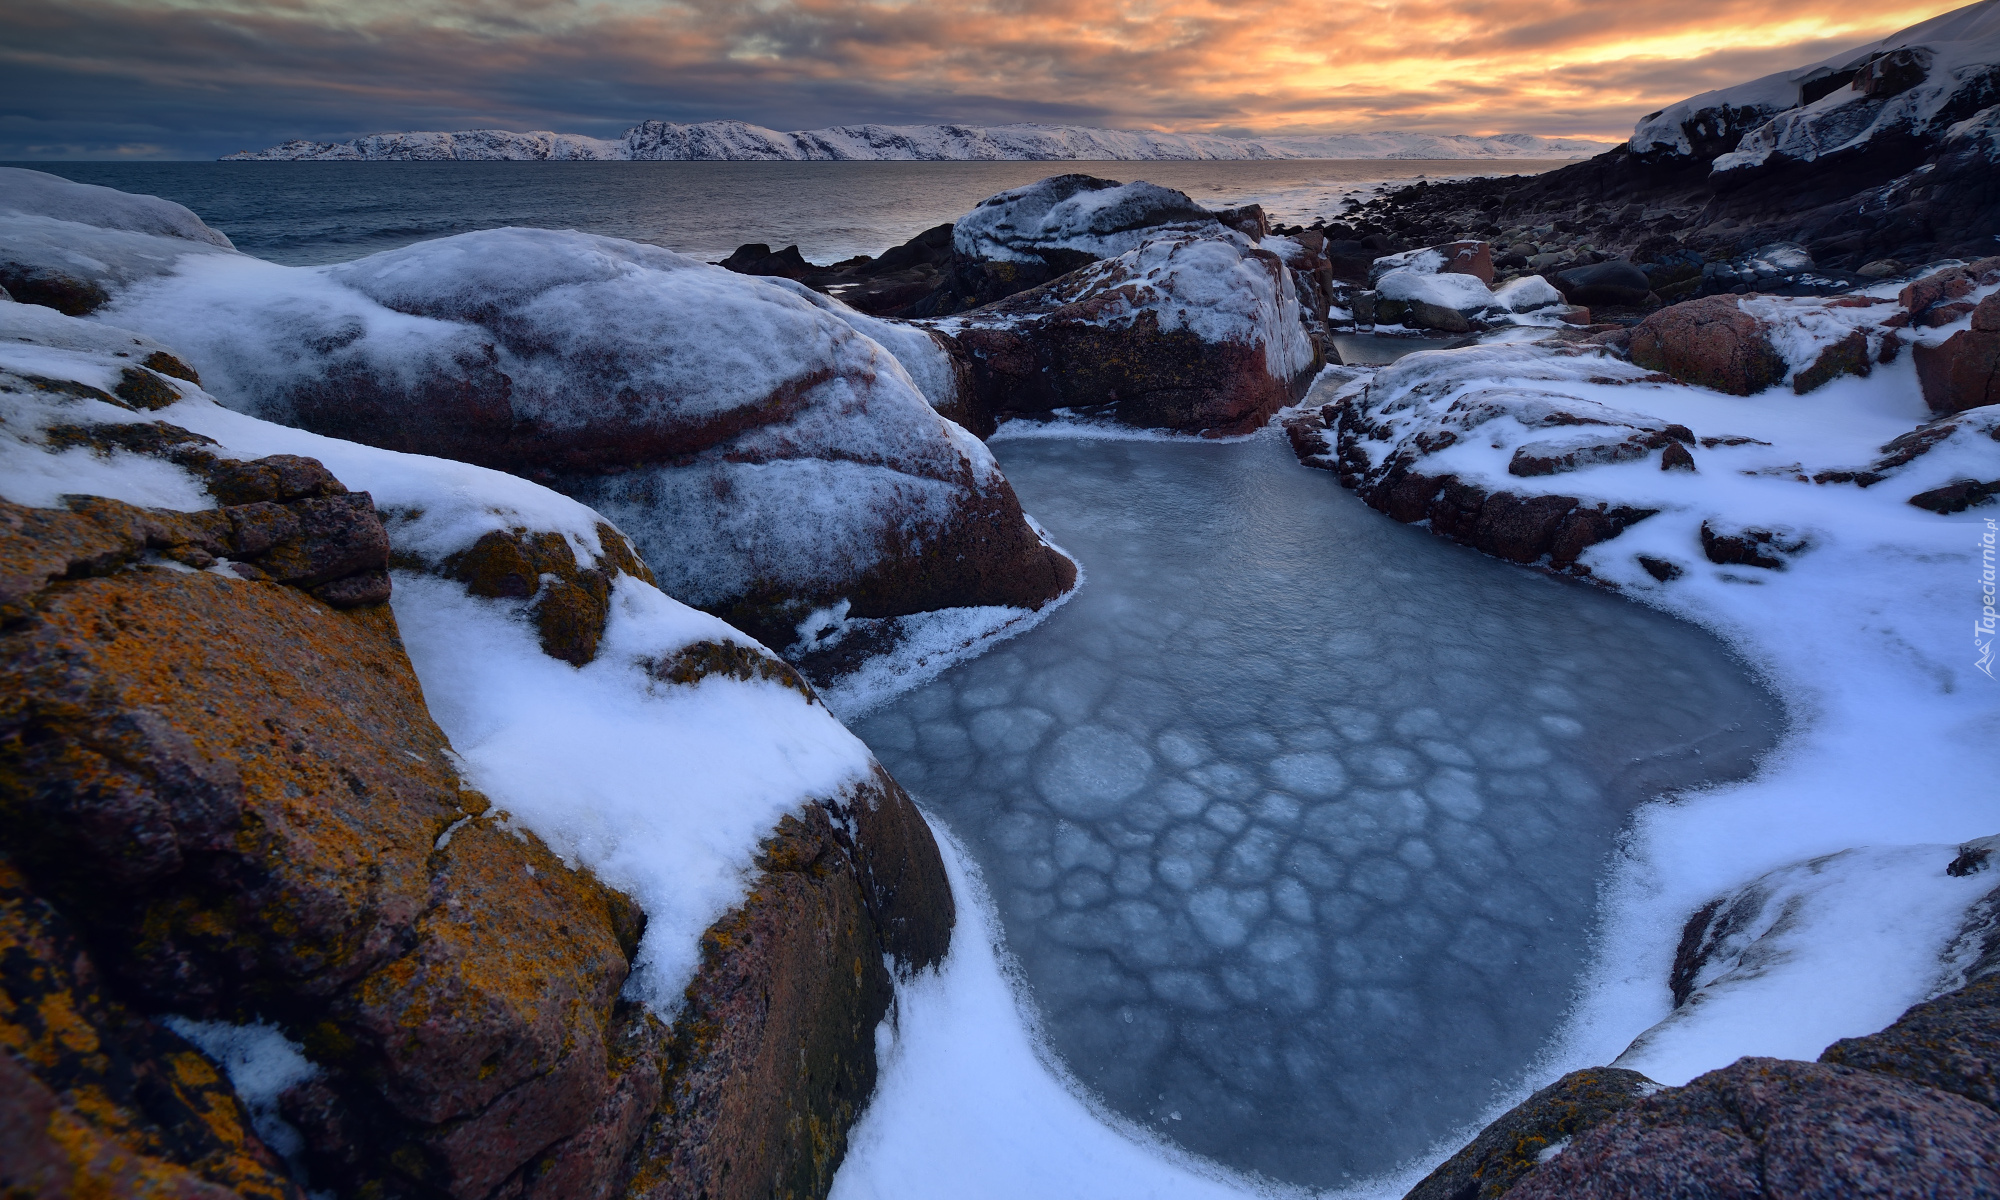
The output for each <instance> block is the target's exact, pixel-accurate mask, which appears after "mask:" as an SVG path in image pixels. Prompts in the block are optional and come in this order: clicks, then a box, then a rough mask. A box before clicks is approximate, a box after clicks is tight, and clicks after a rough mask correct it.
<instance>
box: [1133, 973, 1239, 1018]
mask: <svg viewBox="0 0 2000 1200" xmlns="http://www.w3.org/2000/svg"><path fill="white" fill-rule="evenodd" d="M1147 982H1148V983H1150V984H1152V985H1153V994H1154V995H1155V996H1158V997H1159V998H1160V999H1161V1000H1162V1001H1164V1002H1165V1003H1168V1004H1172V1005H1174V1006H1176V1007H1179V1008H1188V1009H1193V1010H1194V1011H1196V1012H1221V1011H1222V1010H1223V1009H1226V1008H1228V1007H1229V1001H1228V1000H1227V999H1225V998H1224V997H1223V995H1222V993H1221V992H1220V991H1219V990H1218V989H1217V988H1216V986H1215V983H1214V981H1213V980H1211V979H1209V977H1208V976H1207V975H1205V974H1203V973H1201V972H1199V971H1155V972H1153V973H1152V975H1151V976H1150V977H1149V978H1148V979H1147Z"/></svg>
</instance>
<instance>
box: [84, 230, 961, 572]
mask: <svg viewBox="0 0 2000 1200" xmlns="http://www.w3.org/2000/svg"><path fill="white" fill-rule="evenodd" d="M102 315H103V316H104V317H105V319H107V320H111V321H115V322H117V323H119V324H121V325H128V326H132V327H134V328H138V329H141V330H144V331H147V332H149V333H151V334H154V335H157V336H159V337H161V338H163V339H165V340H167V341H170V342H171V343H172V344H174V345H176V346H178V347H181V349H182V351H183V352H184V355H185V357H186V358H187V359H188V361H189V362H191V363H193V364H195V366H196V367H197V368H198V369H199V370H200V371H201V372H202V373H203V378H204V380H205V381H206V382H207V384H208V386H209V388H210V389H211V390H212V391H213V392H214V394H216V395H217V396H219V397H221V398H222V399H223V400H224V401H225V402H226V403H228V404H230V405H232V406H234V407H236V408H239V409H241V410H243V411H246V412H252V413H255V414H257V415H259V416H263V417H267V418H270V419H273V420H287V421H288V420H295V419H297V413H296V411H295V410H294V409H293V408H292V407H291V404H290V402H289V400H288V399H287V398H288V397H289V396H292V395H294V394H296V393H297V392H298V391H299V390H300V389H301V388H305V387H309V386H313V385H319V384H321V383H322V382H323V381H325V380H326V379H328V378H330V377H336V376H338V375H339V373H340V372H342V371H354V372H360V373H363V374H368V375H379V376H381V377H382V378H385V379H387V380H389V381H390V382H391V383H392V384H394V385H395V386H396V387H398V388H400V389H403V390H404V391H405V392H406V393H414V392H416V391H417V390H418V389H419V388H420V387H421V386H422V385H423V383H424V381H425V380H426V379H429V378H445V379H457V378H460V377H462V376H463V375H464V374H465V373H466V371H467V369H468V366H467V364H470V365H471V366H472V368H475V369H479V370H490V371H491V372H493V373H495V374H499V375H505V376H506V377H507V379H508V380H509V381H510V384H509V386H508V387H507V389H506V391H505V392H504V393H502V395H503V396H504V397H505V400H504V402H505V403H506V404H507V405H508V407H509V408H510V409H511V411H512V414H513V417H514V419H515V420H516V421H528V422H532V423H534V424H535V425H536V426H538V427H539V428H541V429H544V430H548V431H550V432H551V433H552V434H555V435H558V436H560V435H561V434H563V433H565V432H574V431H578V430H582V429H585V428H587V427H590V426H592V425H594V424H595V423H597V422H600V421H602V420H604V419H606V417H607V415H613V416H616V417H618V418H620V419H624V420H629V421H632V422H634V423H638V424H644V423H648V422H655V423H659V424H673V423H680V424H683V425H692V424H694V423H697V422H700V421H703V420H709V419H714V420H730V419H733V418H734V417H735V416H736V415H739V414H741V415H746V416H747V415H750V414H755V413H758V412H759V411H760V409H761V406H764V405H767V404H770V403H774V402H778V401H780V400H783V401H784V403H786V404H788V405H790V410H789V411H790V412H791V415H790V416H789V417H785V418H782V419H779V420H777V421H775V422H773V421H769V420H768V418H764V417H759V418H758V420H761V421H764V422H765V423H762V424H758V423H756V422H749V423H750V424H751V425H752V427H751V428H748V429H746V430H745V431H744V432H742V433H739V434H737V435H735V436H733V437H730V438H727V439H725V440H724V441H723V442H722V443H721V444H720V445H719V446H717V447H714V448H711V449H710V450H708V451H705V452H703V453H702V454H700V455H698V456H696V458H695V460H694V461H692V462H686V463H680V464H677V465H672V466H662V465H655V466H648V467H644V468H642V469H640V470H637V471H632V472H629V473H627V474H625V475H622V476H613V477H606V478H603V479H596V480H584V481H579V482H577V483H576V484H575V487H574V489H573V490H576V491H578V492H579V493H582V494H586V498H587V499H588V500H590V502H591V503H593V504H595V505H597V506H598V507H599V508H600V509H602V510H603V511H604V512H606V513H607V514H610V515H611V516H612V517H613V518H614V520H616V521H617V522H618V523H619V524H620V525H621V526H622V527H623V528H625V529H626V530H627V531H628V532H630V533H631V535H632V536H633V538H634V539H635V541H636V542H637V543H638V544H639V546H640V549H641V550H642V552H643V553H644V554H645V555H646V557H647V559H648V561H649V562H651V563H655V564H658V567H657V569H658V570H659V571H660V572H661V578H662V580H663V581H664V582H665V583H666V586H668V587H669V588H670V589H671V590H673V591H674V592H675V593H676V594H678V595H680V596H682V597H684V598H686V599H688V600H690V601H691V602H694V603H710V602H714V601H718V600H721V599H725V598H728V597H730V596H733V595H738V594H741V592H742V591H743V590H744V589H745V588H747V587H749V586H750V585H751V584H753V583H755V582H757V581H759V580H777V581H783V582H785V583H786V584H787V585H788V586H790V587H793V588H809V587H811V586H816V585H818V584H821V583H825V582H827V581H835V580H841V579H848V578H853V577H855V576H858V575H859V574H861V573H863V572H865V571H866V570H868V569H869V568H870V567H872V566H873V565H875V564H876V563H877V562H879V561H880V560H881V558H882V555H883V554H884V552H885V551H884V548H883V543H884V531H885V528H888V527H889V526H891V525H893V526H895V527H896V528H899V529H901V530H903V531H904V532H905V533H911V532H913V531H919V530H920V527H922V526H924V525H926V524H928V525H932V526H935V525H938V524H942V523H945V522H947V521H948V520H949V519H951V518H952V516H953V515H954V514H955V513H956V512H957V511H958V510H959V509H960V507H961V506H962V505H963V504H964V503H965V502H966V500H967V498H968V497H969V496H971V495H973V494H974V493H978V492H983V491H985V490H986V489H989V488H991V487H994V486H998V484H999V483H1000V475H999V471H998V468H997V467H996V466H995V464H994V462H993V458H992V455H991V454H990V453H989V452H988V451H987V450H986V448H985V447H984V446H983V445H982V444H981V443H980V442H979V441H978V440H977V439H976V438H974V437H972V436H971V435H970V434H968V433H966V432H965V431H964V430H962V429H960V428H959V427H958V426H956V425H954V424H952V423H951V422H949V421H947V420H945V419H944V418H943V417H940V416H939V415H938V414H937V413H936V411H934V410H933V408H932V407H931V404H930V402H929V399H928V397H933V396H935V397H944V396H946V395H948V394H949V392H950V391H951V390H952V389H953V388H955V383H954V382H953V377H952V376H951V374H950V370H951V368H950V363H949V362H948V360H946V358H945V356H944V352H943V350H942V349H941V348H939V347H938V346H937V345H936V343H935V341H934V340H933V339H932V338H931V335H930V334H928V333H926V332H924V331H922V330H920V329H916V328H913V327H907V326H897V325H893V324H891V323H888V322H881V321H877V320H875V319H873V318H868V317H864V316H862V315H861V314H858V313H854V312H852V311H849V310H846V309H845V306H843V305H839V304H837V302H832V301H828V300H827V299H826V298H824V297H818V296H811V295H809V294H806V293H804V292H803V290H802V289H798V288H795V287H793V286H791V285H789V284H787V283H784V282H782V281H772V280H766V279H761V278H756V277H752V276H745V275H738V274H735V273H734V272H730V271H724V270H722V269H720V268H718V267H714V266H711V265H709V264H706V263H700V262H697V261H695V260H693V259H690V258H686V257H683V256H681V255H678V254H674V253H672V252H671V251H667V250H662V249H659V248H658V247H653V246H644V245H640V244H638V243H634V242H627V241H622V240H619V239H616V238H606V237H597V236H594V235H590V234H581V233H575V232H564V231H555V230H541V229H494V230H486V231H482V232H478V233H469V234H461V235H458V236H455V237H449V238H440V239H437V240H435V241H429V242H422V243H418V244H416V245H413V246H408V247H404V248H402V249H399V250H391V251H387V252H385V253H382V254H376V255H370V256H368V257H366V258H362V259H357V260H355V261H353V262H349V263H343V264H339V265H336V266H328V267H281V266H277V265H274V264H270V263H264V262H261V261H258V260H255V259H250V258H247V257H243V256H229V257H227V258H213V259H208V260H202V261H194V262H189V263H187V264H185V267H184V269H182V270H180V271H179V272H177V273H176V274H174V275H172V276H169V277H165V278H160V279H155V280H150V281H147V282H146V283H143V284H140V285H137V286H134V287H132V288H129V289H127V290H126V291H124V292H123V293H121V294H120V295H119V296H118V297H117V299H116V300H115V302H114V303H113V304H112V305H111V306H110V307H108V308H107V309H105V310H104V311H103V313H102ZM871 334H881V335H882V336H885V337H887V338H889V339H890V340H891V342H892V343H894V344H895V345H896V346H897V347H898V348H899V350H900V352H901V355H902V357H901V358H900V359H899V357H898V356H897V355H896V354H892V353H891V352H890V351H889V350H887V349H885V348H884V347H883V345H882V344H880V343H878V342H877V341H875V340H874V338H873V337H872V336H870V335H871ZM904 361H907V362H909V363H910V364H912V365H913V366H915V367H916V368H917V370H918V372H920V373H921V374H922V376H923V379H924V385H922V386H920V385H919V384H918V382H917V381H916V380H915V379H913V378H912V375H911V372H910V371H909V370H906V369H905V367H904V365H903V363H904ZM926 389H928V390H926ZM793 393H796V398H795V399H790V400H786V399H785V398H786V397H787V396H790V395H792V394H793ZM611 397H615V398H616V410H615V411H614V412H611V413H609V414H608V413H607V402H608V401H609V399H610V398H611ZM885 523H886V524H885Z"/></svg>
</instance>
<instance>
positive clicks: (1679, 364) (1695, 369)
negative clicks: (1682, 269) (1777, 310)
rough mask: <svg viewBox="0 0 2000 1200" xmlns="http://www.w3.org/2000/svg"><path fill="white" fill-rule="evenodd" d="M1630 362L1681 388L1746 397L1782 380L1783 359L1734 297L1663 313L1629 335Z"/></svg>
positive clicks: (1680, 306) (1698, 302) (1760, 324)
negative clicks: (1662, 373) (1666, 377)
mask: <svg viewBox="0 0 2000 1200" xmlns="http://www.w3.org/2000/svg"><path fill="white" fill-rule="evenodd" d="M1631 354H1632V361H1633V362H1634V363H1637V364H1638V365H1639V366H1642V367H1646V368H1648V369H1650V370H1654V371H1665V372H1666V373H1667V374H1669V375H1672V376H1673V377H1674V378H1675V379H1678V380H1680V381H1681V382H1683V383H1692V384H1696V385H1699V386H1701V387H1709V388H1714V389H1715V390H1716V391H1719V392H1728V393H1729V394H1731V395H1735V396H1748V395H1752V394H1754V393H1756V392H1761V391H1763V390H1764V389H1765V388H1767V387H1770V386H1771V385H1772V384H1774V383H1776V382H1778V381H1779V380H1780V379H1783V378H1784V377H1785V373H1786V370H1787V367H1786V365H1785V360H1784V359H1783V358H1782V357H1781V356H1780V355H1779V354H1778V352H1777V350H1776V349H1775V348H1774V347H1773V346H1772V345H1771V338H1770V333H1769V331H1768V330H1766V329H1765V327H1764V324H1763V322H1761V321H1759V320H1758V319H1757V318H1756V317H1753V316H1751V315H1750V314H1749V313H1746V312H1744V311H1743V310H1742V308H1741V307H1740V306H1739V305H1738V304H1737V302H1736V297H1734V296H1707V297H1704V298H1702V299H1700V300H1689V301H1685V302H1683V303H1681V304H1676V305H1674V306H1672V307H1671V308H1663V309H1661V310H1660V311H1659V312H1656V313H1654V314H1652V315H1651V316H1649V317H1647V318H1646V319H1645V320H1643V321H1641V322H1639V324H1638V326H1637V327H1636V328H1634V329H1633V330H1632V344H1631Z"/></svg>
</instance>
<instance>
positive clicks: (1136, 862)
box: [1111, 854, 1153, 896]
mask: <svg viewBox="0 0 2000 1200" xmlns="http://www.w3.org/2000/svg"><path fill="white" fill-rule="evenodd" d="M1152 888H1153V860H1152V858H1151V857H1150V856H1148V855H1144V854H1122V855H1120V856H1119V857H1118V869H1117V870H1116V871H1114V872H1113V873H1112V875H1111V890H1112V891H1115V892H1117V893H1118V894H1119V895H1121V896H1143V895H1145V894H1146V893H1147V892H1149V891H1151V890H1152Z"/></svg>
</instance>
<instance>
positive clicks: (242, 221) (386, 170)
mask: <svg viewBox="0 0 2000 1200" xmlns="http://www.w3.org/2000/svg"><path fill="white" fill-rule="evenodd" d="M8 165H10V166H21V167H30V168H33V169H35V170H39V171H48V172H50V173H51V174H56V175H61V176H63V177H65V178H68V179H74V180H77V181H78V182H80V183H97V184H103V185H104V186H106V187H115V188H118V189H120V190H121V191H127V192H140V193H146V194H150V195H154V196H162V197H165V198H166V199H168V200H172V201H175V202H176V203H179V204H185V205H186V206H187V207H189V208H191V209H193V210H194V211H195V212H197V213H199V214H201V218H202V219H203V220H204V221H207V222H208V223H209V224H210V225H212V226H214V227H215V228H217V229H220V230H222V231H223V232H224V233H226V234H228V235H229V237H230V239H231V240H232V241H234V242H235V243H236V247H237V249H239V250H242V251H244V252H246V253H249V254H255V255H257V256H259V257H261V258H267V259H270V260H272V261H274V262H281V263H291V264H308V263H326V262H342V261H345V260H347V259H350V258H359V257H360V256H362V255H364V254H373V253H375V252H376V251H378V250H392V249H394V248H396V247H398V246H407V245H409V244H410V243H411V242H420V241H423V240H424V239H426V238H435V237H444V236H447V235H449V234H454V233H465V232H467V231H469V230H474V229H492V228H495V227H498V226H502V225H528V226H536V227H541V228H547V229H580V230H583V231H585V232H587V233H601V234H608V235H610V236H613V237H622V238H631V239H632V240H634V241H640V242H651V243H653V244H654V245H658V246H665V247H667V248H668V249H670V250H678V251H680V252H681V253H683V254H692V255H694V256H696V257H698V258H704V259H709V260H711V261H712V260H715V259H719V258H722V257H723V256H725V255H727V254H728V253H729V252H730V251H731V250H734V249H735V248H736V247H737V246H739V245H741V244H742V243H744V242H766V243H769V244H770V245H772V246H774V247H782V246H787V245H792V244H794V243H796V244H797V245H798V247H799V249H800V250H801V251H802V252H803V253H804V254H805V256H806V257H807V258H809V259H811V260H813V261H815V262H834V261H837V260H839V259H842V258H847V257H849V256H851V255H855V254H878V253H880V252H881V251H883V250H885V249H887V248H888V247H890V246H893V245H896V244H898V243H901V242H904V241H907V240H908V239H909V238H911V237H912V236H914V235H916V234H918V233H921V232H923V231H924V230H925V229H928V228H930V227H931V226H933V225H938V224H941V223H943V222H945V221H951V220H955V219H957V218H958V217H959V216H960V215H961V214H963V213H964V212H966V211H967V210H968V209H970V208H971V207H972V206H973V205H975V204H977V203H978V202H979V201H981V200H983V199H985V198H986V197H987V196H990V195H992V194H993V193H995V192H998V191H1001V190H1003V189H1006V188H1010V187H1018V186H1019V185H1021V184H1024V183H1032V182H1034V181H1035V180H1037V179H1042V178H1045V177H1047V176H1050V175H1059V174H1062V173H1064V172H1067V171H1081V172H1086V173H1089V174H1093V175H1099V176H1104V177H1108V178H1111V179H1116V180H1119V181H1121V182H1129V181H1131V180H1134V179H1146V180H1150V181H1152V182H1154V183H1157V184H1161V185H1163V186H1166V187H1173V188H1179V189H1181V190H1182V191H1184V192H1186V193H1188V194H1189V195H1190V196H1193V197H1194V198H1195V199H1196V200H1199V201H1201V202H1202V203H1204V204H1208V205H1211V206H1226V205H1231V204H1240V203H1247V202H1252V201H1254V202H1258V203H1261V204H1263V205H1264V206H1265V207H1266V208H1267V209H1269V210H1270V211H1271V212H1272V213H1273V215H1274V216H1276V217H1279V218H1282V219H1284V220H1288V221H1300V222H1303V221H1309V220H1310V219H1311V218H1312V217H1314V216H1318V215H1322V214H1324V215H1329V216H1330V215H1332V214H1333V213H1335V212H1336V211H1338V209H1339V206H1340V201H1341V200H1343V199H1344V198H1346V197H1347V196H1349V195H1352V194H1354V193H1356V192H1365V191H1367V190H1368V189H1369V188H1370V187H1371V186H1372V185H1374V184H1376V183H1380V182H1383V181H1387V180H1408V179H1415V178H1418V177H1427V178H1431V179H1438V178H1445V177H1449V176H1463V175H1468V174H1481V175H1485V174H1535V173H1538V172H1541V171H1547V170H1552V169H1554V168H1556V167H1559V166H1562V165H1564V162H1562V161H1544V160H1530V159H1509V160H1501V161H1497V162H1488V161H1480V160H1466V159H1442V160H1433V159H1390V160H1384V159H1354V160H1342V161H1327V162H945V163H929V162H839V163H788V162H693V163H683V162H633V163H627V162H614V163H508V162H501V163H478V162H463V163H462V162H446V163H400V162H386V163H212V162H191V163H183V162H173V163H12V164H8Z"/></svg>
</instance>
